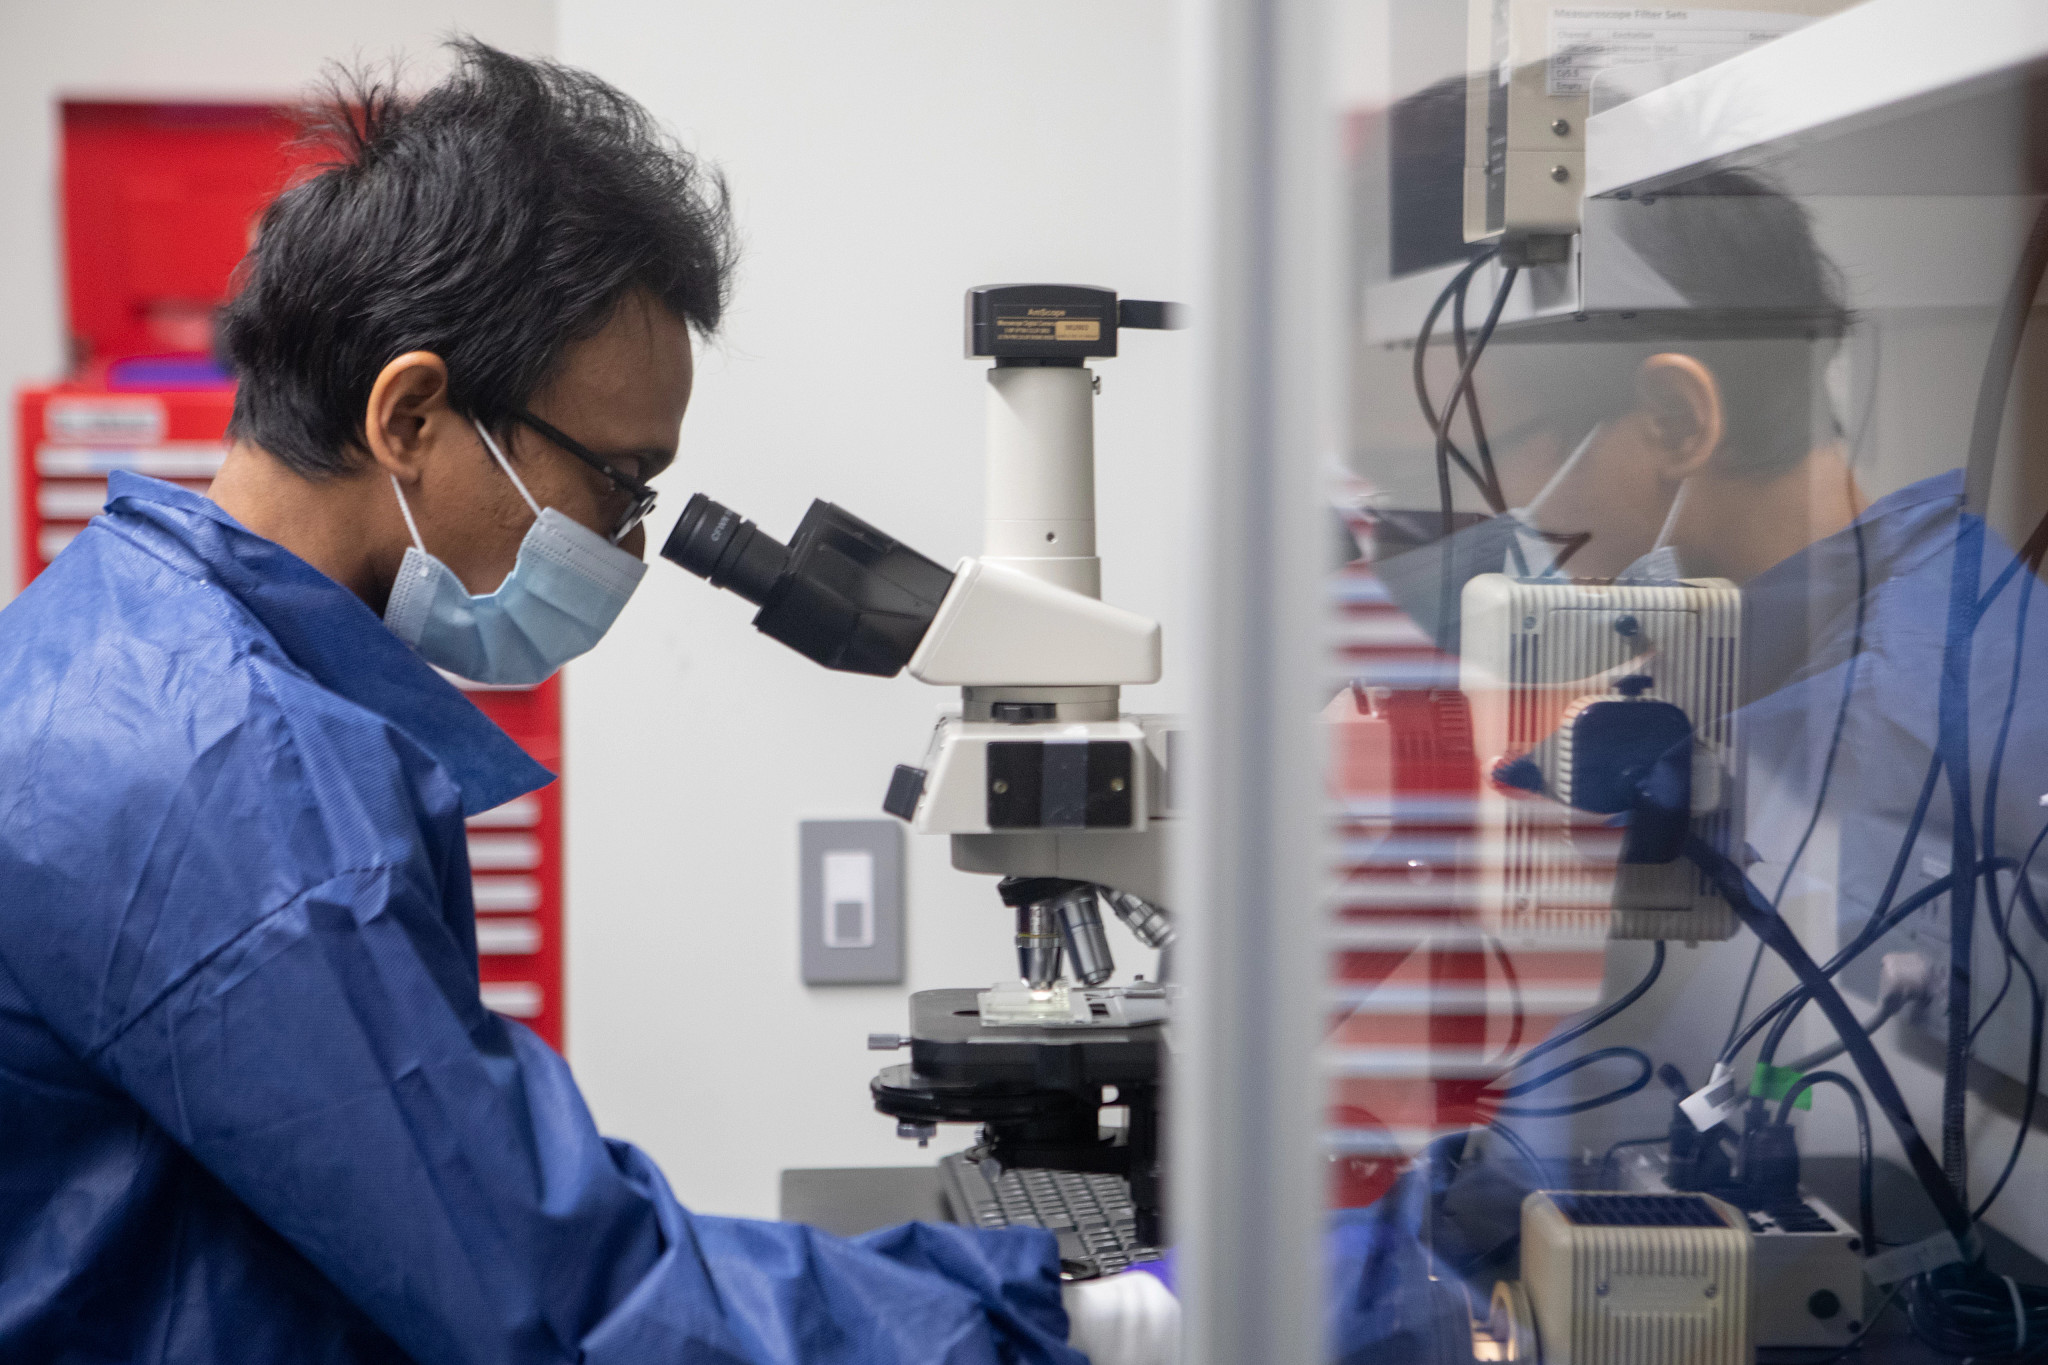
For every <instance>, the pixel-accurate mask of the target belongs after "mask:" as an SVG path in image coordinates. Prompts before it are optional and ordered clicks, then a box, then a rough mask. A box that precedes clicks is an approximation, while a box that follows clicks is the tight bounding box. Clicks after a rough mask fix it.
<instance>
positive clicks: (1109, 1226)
mask: <svg viewBox="0 0 2048 1365" xmlns="http://www.w3.org/2000/svg"><path fill="white" fill-rule="evenodd" d="M939 1173H940V1187H941V1188H942V1189H943V1190H944V1191H945V1195H946V1202H947V1204H948V1205H949V1206H950V1207H951V1209H952V1211H953V1218H954V1221H955V1222H960V1223H966V1224H969V1225H971V1226H973V1227H983V1228H1044V1229H1046V1230H1047V1231H1048V1232H1051V1233H1052V1234H1053V1235H1054V1236H1055V1237H1056V1238H1058V1239H1059V1244H1060V1259H1061V1260H1062V1261H1064V1262H1069V1263H1071V1265H1072V1266H1073V1267H1074V1268H1075V1271H1077V1272H1078V1273H1074V1274H1071V1275H1070V1277H1071V1278H1082V1279H1085V1278H1087V1277H1088V1276H1089V1275H1091V1274H1092V1275H1113V1274H1115V1273H1116V1272H1117V1271H1119V1270H1123V1269H1125V1268H1126V1267H1128V1266H1131V1265H1133V1264H1135V1263H1137V1262H1139V1261H1149V1260H1153V1259H1155V1258H1156V1255H1157V1253H1156V1252H1155V1251H1154V1250H1153V1249H1152V1248H1150V1247H1147V1246H1145V1245H1143V1244H1142V1243H1140V1242H1139V1241H1138V1214H1137V1210H1136V1209H1135V1208H1133V1207H1132V1205H1131V1192H1130V1187H1129V1186H1128V1185H1126V1184H1125V1183H1124V1179H1123V1177H1122V1176H1117V1175H1098V1174H1082V1173H1079V1172H1075V1171H1047V1170H1038V1169H1035V1168H1032V1167H1025V1168H1022V1169H1019V1170H1003V1169H1002V1168H1001V1167H999V1166H997V1165H996V1164H995V1163H994V1162H980V1161H975V1160H973V1159H971V1158H970V1157H969V1156H968V1155H967V1154H966V1153H965V1152H956V1153H955V1154H954V1155H952V1156H949V1157H943V1158H941V1159H940V1161H939Z"/></svg>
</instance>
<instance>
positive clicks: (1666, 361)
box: [1636, 351, 1727, 483]
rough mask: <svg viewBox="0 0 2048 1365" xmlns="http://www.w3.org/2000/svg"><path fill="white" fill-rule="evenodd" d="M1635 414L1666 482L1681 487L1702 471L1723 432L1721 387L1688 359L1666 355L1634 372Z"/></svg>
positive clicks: (1706, 372) (1679, 354)
mask: <svg viewBox="0 0 2048 1365" xmlns="http://www.w3.org/2000/svg"><path fill="white" fill-rule="evenodd" d="M1636 405H1637V411H1638V412H1639V413H1641V415H1642V416H1643V417H1644V419H1645V420H1646V424H1647V427H1648V431H1649V435H1650V438H1651V441H1652V443H1653V444H1654V445H1655V446H1656V448H1657V450H1658V451H1659V452H1660V454H1661V455H1662V456H1663V463H1664V467H1663V470H1662V471H1661V472H1662V474H1663V476H1664V478H1665V479H1666V480H1668V481H1669V482H1671V483H1679V482H1682V481H1684V480H1685V479H1688V478H1690V477H1692V476H1693V475H1694V474H1697V473H1699V471H1700V470H1701V469H1703V468H1705V467H1706V463H1707V461H1708V460H1710V459H1712V458H1713V456H1714V452H1715V451H1716V450H1719V449H1720V448H1721V438H1722V436H1724V435H1725V434H1726V432H1727V420H1726V413H1725V412H1724V411H1723V409H1722V407H1721V385H1720V383H1719V382H1718V381H1717V380H1716V379H1715V378H1714V372H1713V371H1712V370H1710V369H1708V368H1707V367H1706V366H1705V365H1702V364H1701V363H1700V362H1699V361H1697V360H1695V359H1694V358H1693V357H1691V356H1689V355H1685V354H1682V353H1680V352H1676V351H1667V352H1663V353H1661V354H1658V355H1653V356H1651V357H1650V358H1649V359H1647V360H1645V361H1644V362H1643V363H1642V364H1641V365H1639V366H1638V367H1637V368H1636Z"/></svg>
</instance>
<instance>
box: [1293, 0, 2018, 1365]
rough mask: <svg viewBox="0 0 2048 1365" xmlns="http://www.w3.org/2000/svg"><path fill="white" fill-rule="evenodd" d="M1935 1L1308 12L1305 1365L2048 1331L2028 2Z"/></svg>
mask: <svg viewBox="0 0 2048 1365" xmlns="http://www.w3.org/2000/svg"><path fill="white" fill-rule="evenodd" d="M1954 9H1955V7H1954V6H1949V7H1942V6H1936V5H1931V4H1925V3H1918V2H1917V0H1867V3H1864V4H1849V3H1843V2H1842V0H1742V3H1740V4H1739V5H1736V4H1728V5H1720V4H1710V5H1701V6H1689V7H1686V8H1684V9H1677V8H1664V7H1653V8H1650V9H1644V8H1641V7H1622V6H1606V5H1584V4H1571V5H1566V4H1561V3H1550V0H1475V3H1473V4H1471V5H1470V6H1467V5H1464V4H1458V3H1450V2H1449V0H1383V2H1376V3H1366V2H1365V0H1359V2H1358V3H1349V4H1339V5H1337V6H1336V7H1335V8H1334V10H1333V12H1332V13H1331V14H1330V16H1329V30H1328V32H1329V33H1330V35H1331V38H1330V41H1331V43H1332V45H1333V47H1332V51H1333V52H1334V54H1335V66H1336V70H1335V71H1334V72H1333V73H1331V74H1330V75H1329V77H1328V80H1329V89H1330V90H1331V91H1333V92H1334V100H1333V102H1334V103H1335V104H1336V105H1338V106H1339V108H1338V109H1337V110H1336V111H1335V112H1334V113H1332V114H1331V117H1330V123H1331V124H1332V126H1333V127H1334V128H1335V129H1336V132H1335V133H1334V135H1333V136H1332V138H1331V151H1332V156H1333V160H1334V161H1335V162H1336V163H1338V164H1340V165H1341V168H1342V170H1341V175H1339V174H1337V173H1336V172H1334V171H1333V173H1332V176H1331V179H1332V181H1333V183H1335V184H1338V185H1340V186H1341V192H1340V193H1338V192H1333V194H1332V199H1333V200H1340V201H1341V206H1340V208H1339V210H1338V211H1337V212H1336V215H1335V216H1337V217H1338V218H1339V219H1341V222H1342V231H1341V234H1340V236H1341V242H1342V249H1341V251H1340V252H1338V253H1335V255H1334V256H1333V264H1332V272H1333V280H1332V292H1333V293H1335V294H1337V295H1339V296H1340V297H1341V298H1342V301H1343V314H1344V316H1343V320H1342V329H1341V330H1342V339H1341V342H1340V343H1339V344H1340V349H1341V353H1342V355H1343V356H1344V364H1343V367H1342V377H1341V381H1340V382H1339V383H1338V385H1337V387H1338V389H1339V391H1340V393H1339V396H1340V400H1341V406H1342V409H1343V412H1344V422H1343V431H1344V436H1343V439H1342V441H1341V443H1339V449H1340V454H1339V456H1338V458H1335V459H1332V460H1330V461H1329V465H1330V466H1331V467H1330V468H1328V469H1327V470H1326V475H1327V477H1326V478H1325V480H1324V482H1323V486H1322V489H1321V492H1320V493H1319V494H1318V498H1319V501H1320V507H1319V511H1318V516H1319V517H1320V519H1321V523H1322V531H1321V532H1320V539H1321V542H1322V544H1323V545H1324V546H1326V547H1329V548H1327V549H1326V550H1325V551H1324V555H1323V560H1324V562H1323V565H1322V568H1321V582H1322V594H1323V608H1324V613H1325V622H1324V624H1325V629H1326V640H1327V647H1326V648H1325V649H1324V650H1323V653H1322V656H1321V657H1322V658H1323V660H1324V665H1323V668H1322V676H1321V679H1320V682H1319V690H1318V692H1317V703H1318V705H1319V708H1320V711H1319V715H1320V742H1321V744H1322V746H1323V767H1324V774H1325V794H1326V801H1327V811H1328V819H1327V822H1326V823H1327V828H1328V832H1329V836H1330V837H1329V839H1328V842H1327V843H1326V844H1324V845H1322V846H1321V847H1320V848H1315V849H1312V848H1310V847H1309V846H1308V845H1307V844H1302V845H1299V846H1297V849H1296V851H1297V853H1298V855H1299V856H1302V857H1314V858H1317V859H1318V860H1320V861H1319V864H1318V865H1319V867H1320V868H1321V869H1322V872H1323V876H1322V878H1321V882H1322V885H1323V886H1324V887H1325V888H1326V892H1327V894H1326V895H1325V896H1324V898H1323V901H1322V904H1323V907H1324V911H1323V923H1324V925H1325V930H1326V937H1325V942H1326V945H1327V950H1328V951H1327V963H1326V979H1327V990H1326V993H1325V996H1324V1005H1325V1008H1324V1010H1323V1011H1322V1012H1321V1019H1320V1024H1319V1027H1318V1030H1317V1032H1318V1036H1319V1039H1320V1042H1319V1044H1318V1045H1317V1046H1318V1047H1319V1053H1318V1065H1319V1068H1320V1075H1321V1077H1322V1080H1321V1086H1322V1093H1323V1095H1324V1098H1325V1101H1326V1103H1325V1107H1324V1111H1323V1115H1324V1118H1323V1150H1322V1162H1323V1168H1324V1172H1325V1175H1326V1181H1325V1199H1326V1203H1327V1205H1328V1209H1327V1213H1326V1215H1325V1216H1326V1218H1327V1220H1328V1221H1327V1223H1326V1224H1325V1225H1324V1226H1323V1227H1322V1228H1321V1229H1320V1230H1319V1231H1320V1235H1321V1238H1322V1240H1321V1246H1320V1255H1321V1258H1322V1266H1323V1274H1324V1281H1323V1282H1324V1285H1325V1302H1324V1303H1323V1305H1322V1318H1321V1332H1322V1341H1323V1350H1324V1352H1325V1355H1326V1357H1327V1358H1329V1359H1334V1360H1341V1361H1345V1362H1367V1361H1372V1362H1377V1361H1396V1360H1398V1361H1403V1362H1407V1361H1438V1360H1444V1361H1460V1362H1462V1361H1468V1360H1475V1359H1477V1360H1535V1359H1539V1358H1543V1359H1549V1360H1558V1359H1570V1360H1572V1361H1574V1362H1595V1361H1597V1362H1613V1363H1614V1365H1624V1363H1625V1365H1663V1363H1664V1362H1671V1365H1679V1363H1680V1362H1705V1361H1729V1362H1735V1361H1748V1360H1751V1359H1761V1360H1764V1361H1774V1360H1782V1361H1787V1362H1791V1361H1808V1360H1823V1359H1837V1358H1841V1356H1842V1355H1844V1354H1846V1353H1849V1352H1852V1351H1853V1352H1855V1353H1857V1354H1858V1355H1859V1356H1860V1358H1863V1359H1868V1360H1874V1361H1889V1360H1901V1361H1904V1360H1939V1359H1961V1358H1966V1357H1975V1358H1981V1359H1993V1358H1997V1359H2005V1358H2015V1359H2017V1358H2033V1355H2038V1354H2042V1353H2043V1352H2044V1350H2048V1265H2044V1264H2043V1261H2044V1258H2048V1187H2044V1186H2043V1184H2042V1182H2040V1181H2039V1180H2038V1178H2037V1173H2038V1171H2039V1170H2040V1169H2041V1165H2040V1162H2041V1160H2042V1156H2041V1154H2042V1151H2043V1150H2044V1149H2043V1148H2042V1147H2041V1146H2040V1145H2039V1144H2040V1142H2041V1140H2042V1137H2043V1135H2042V1134H2040V1133H2038V1132H2034V1131H2033V1130H2034V1129H2037V1128H2040V1127H2042V1126H2043V1124H2044V1118H2048V1105H2041V1104H2039V1103H2038V1100H2039V1092H2040V1089H2041V1084H2042V1076H2041V1040H2042V1023H2043V999H2044V990H2048V979H2044V978H2048V915H2044V913H2043V910H2042V907H2041V905H2040V903H2039V901H2040V898H2041V897H2042V895H2043V894H2044V893H2048V883H2044V880H2043V874H2042V869H2041V867H2040V866H2039V863H2040V860H2039V859H2038V858H2037V857H2036V850H2037V848H2038V846H2039V844H2040V843H2041V842H2042V839H2043V835H2044V831H2048V809H2044V808H2048V720H2044V717H2048V694H2044V692H2043V689H2044V688H2048V672H2044V670H2043V667H2042V665H2043V663H2044V662H2048V653H2044V652H2048V621H2043V620H2040V619H2037V618H2039V617H2040V616H2041V614H2042V613H2043V611H2044V609H2048V595H2044V594H2043V593H2042V592H2040V591H2039V590H2038V586H2039V585H2038V578H2039V576H2040V571H2041V565H2042V560H2043V558H2044V555H2048V457H2044V455H2043V453H2042V451H2041V450H2040V448H2039V447H2040V445H2041V442H2042V439H2043V431H2042V425H2041V422H2042V414H2041V407H2040V403H2039V401H2038V395H2039V394H2041V393H2042V392H2044V391H2048V388H2044V380H2048V369H2044V366H2048V346H2044V343H2043V339H2042V336H2041V333H2040V329H2039V328H2037V327H2033V326H2031V325H2030V324H2031V323H2032V322H2033V320H2034V318H2035V316H2036V301H2037V296H2038V294H2039V290H2040V286H2041V282H2042V275H2043V272H2044V268H2048V207H2044V205H2048V201H2044V198H2043V192H2044V190H2048V183H2044V181H2043V179H2042V171H2041V162H2040V159H2039V149H2038V145H2037V142H2036V129H2037V128H2040V127H2041V126H2042V124H2041V108H2042V106H2041V104H2040V98H2039V97H2040V93H2041V89H2042V85H2041V82H2042V80H2043V77H2042V76H2041V74H2040V73H2041V72H2042V71H2043V70H2044V69H2048V12H2041V13H2037V12H2036V11H2035V10H2034V9H2033V8H2032V7H1998V8H1997V9H1996V13H1995V14H1994V13H1991V12H1990V11H1989V10H1988V9H1987V11H1986V13H1985V14H1983V15H1980V16H1978V20H1977V21H1974V22H1972V23H1971V24H1970V25H1968V26H1967V27H1968V31H1967V32H1963V30H1962V28H1961V27H1959V23H1958V21H1957V19H1956V17H1955V16H1954V15H1953V14H1952V13H1951V11H1953V10H1954ZM1276 1008H1277V1007H1276ZM2030 1134H2031V1140H2030V1136H2029V1135H2030ZM1539 1353H1540V1355H1539ZM2029 1353H2033V1354H2032V1355H2030V1354H2029Z"/></svg>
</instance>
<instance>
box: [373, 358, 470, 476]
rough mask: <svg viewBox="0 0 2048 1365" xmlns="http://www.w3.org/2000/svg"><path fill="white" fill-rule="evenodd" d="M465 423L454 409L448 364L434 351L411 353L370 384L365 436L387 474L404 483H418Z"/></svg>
mask: <svg viewBox="0 0 2048 1365" xmlns="http://www.w3.org/2000/svg"><path fill="white" fill-rule="evenodd" d="M460 422H461V419H460V418H459V417H458V416H457V415H456V412H455V409H454V408H452V407H450V406H449V405H448V366H447V363H446V362H445V361H443V360H442V359H441V357H439V356H437V355H435V354H434V353H433V352H432V351H408V352H406V353H405V354H404V355H402V356H399V357H398V358H397V359H396V360H393V361H392V362H391V363H390V364H388V365H386V366H385V367H384V368H383V369H382V370H381V371H379V372H378V374H377V382H376V383H374V384H372V385H371V386H370V406H369V409H368V411H367V412H366V413H365V414H364V416H363V438H364V443H365V444H366V445H368V446H369V448H370V458H372V459H373V460H375V461H376V462H377V464H378V465H379V466H380V467H382V468H383V469H384V471H385V472H386V473H389V474H392V475H395V476H396V477H397V479H398V481H399V482H400V483H413V482H415V481H417V480H418V478H419V476H420V470H421V468H422V467H423V466H424V465H425V463H426V452H427V450H428V449H429V448H430V447H431V446H432V445H434V443H435V442H437V441H439V440H443V439H446V437H447V436H448V434H449V433H450V431H452V429H453V427H454V426H455V425H457V424H460Z"/></svg>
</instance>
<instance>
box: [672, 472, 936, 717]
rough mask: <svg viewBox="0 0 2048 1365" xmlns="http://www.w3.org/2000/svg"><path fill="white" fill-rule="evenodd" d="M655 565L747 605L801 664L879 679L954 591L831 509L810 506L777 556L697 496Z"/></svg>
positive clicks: (932, 570)
mask: <svg viewBox="0 0 2048 1365" xmlns="http://www.w3.org/2000/svg"><path fill="white" fill-rule="evenodd" d="M661 557H662V558H663V559H666V560H668V561H670V562H671V563H674V564H680V565H681V566H682V567H683V568H685V569H688V570H689V571H690V572H691V573H693V574H696V575H697V576H698V577H699V578H702V579H706V580H708V581H709V582H710V584H711V586H712V587H714V588H726V589H728V590H730V591H732V592H736V593H738V594H739V595H740V596H741V597H744V598H746V599H747V601H749V602H752V603H753V604H754V605H755V606H757V607H759V608H760V609H761V610H760V612H759V613H758V614H756V615H755V617H754V626H755V628H756V629H758V630H760V631H761V632H762V633H763V634H766V635H771V636H773V637H774V638H775V639H778V640H780V641H782V643H784V644H786V645H788V646H789V647H790V648H791V649H794V650H795V651H797V653H799V654H802V655H803V656H805V657H806V658H808V659H813V660H815V661H816V662H818V663H821V664H823V665H824V666H825V667H827V668H833V669H838V670H840V671H841V672H846V673H867V674H871V675H873V676H876V677H882V678H888V677H893V676H895V675H896V674H897V673H899V672H901V671H902V668H903V666H904V665H905V664H907V663H909V662H910V656H911V655H912V654H914V653H916V652H917V646H918V642H919V641H921V640H923V639H924V635H925V631H926V630H927V629H929V628H930V626H931V623H932V618H933V617H935V616H937V615H938V611H939V603H940V602H942V601H944V600H945V597H946V594H947V592H949V591H950V590H951V589H952V586H953V575H952V574H951V573H950V572H949V571H947V570H946V569H943V568H941V567H940V566H939V565H937V564H935V563H933V562H932V561H931V560H929V559H926V558H925V557H924V556H923V555H921V554H919V553H918V552H917V551H915V550H913V549H911V548H910V547H909V546H907V545H904V544H903V543H901V542H900V541H897V540H896V539H894V538H893V537H891V536H888V535H885V534H883V533H882V532H881V531H878V530H876V529H875V528H874V527H872V526H870V525H868V524H867V523H866V522H864V521H862V520H861V519H860V518H859V517H856V516H854V515H853V514H852V513H850V512H845V511H842V510H841V509H839V508H837V507H834V506H833V505H832V504H831V503H829V502H813V503H812V504H811V510H810V511H808V512H806V513H805V514H804V519H803V521H802V522H801V523H800V524H799V525H798V526H797V528H796V534H795V535H794V536H792V537H790V541H789V544H788V545H786V546H785V545H784V544H783V543H782V542H781V541H779V540H777V539H776V538H775V537H773V536H771V535H769V534H768V533H767V532H765V531H763V530H761V529H760V528H759V527H758V526H756V525H754V523H753V522H751V521H748V520H747V519H746V518H744V517H742V516H741V515H740V514H739V513H737V512H735V511H733V510H732V509H731V508H729V507H726V506H724V505H722V504H720V503H716V502H713V501H712V500H711V499H710V498H707V497H705V496H704V495H703V494H702V493H698V494H696V495H695V496H694V497H692V498H691V499H690V501H689V503H688V505H686V506H685V507H684V508H683V515H682V516H681V517H680V518H679V519H678V520H677V521H676V526H675V530H673V531H671V532H670V533H669V537H668V541H667V542H666V543H665V544H664V545H663V546H662V547H661Z"/></svg>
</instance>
